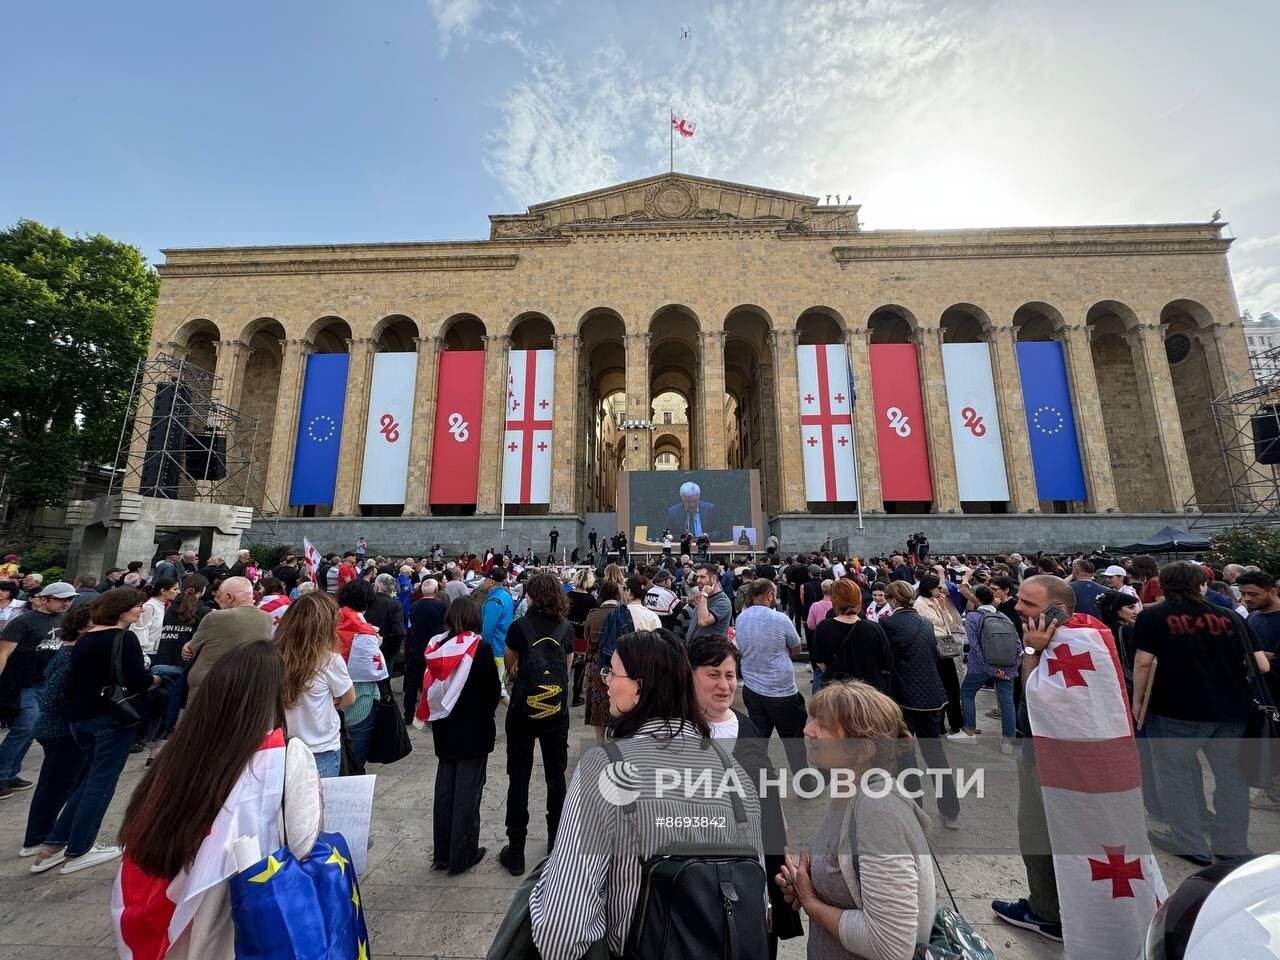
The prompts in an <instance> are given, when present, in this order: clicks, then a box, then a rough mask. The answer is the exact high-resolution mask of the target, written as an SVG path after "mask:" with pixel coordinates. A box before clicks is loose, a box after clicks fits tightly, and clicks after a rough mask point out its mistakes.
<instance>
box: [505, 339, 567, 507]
mask: <svg viewBox="0 0 1280 960" xmlns="http://www.w3.org/2000/svg"><path fill="white" fill-rule="evenodd" d="M555 366H556V353H555V351H554V350H512V351H511V366H510V368H509V373H508V376H507V384H508V386H507V394H508V402H507V429H506V435H505V437H504V441H503V447H502V500H503V502H504V503H550V502H551V434H552V429H553V423H554V421H553V417H552V413H553V410H554V406H553V403H554V385H555Z"/></svg>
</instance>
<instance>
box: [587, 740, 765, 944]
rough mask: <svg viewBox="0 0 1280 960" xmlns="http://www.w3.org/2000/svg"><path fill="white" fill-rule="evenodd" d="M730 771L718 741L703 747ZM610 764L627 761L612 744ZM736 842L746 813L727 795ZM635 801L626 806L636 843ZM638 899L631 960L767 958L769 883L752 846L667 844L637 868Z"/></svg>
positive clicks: (608, 743) (743, 830) (731, 794)
mask: <svg viewBox="0 0 1280 960" xmlns="http://www.w3.org/2000/svg"><path fill="white" fill-rule="evenodd" d="M706 742H707V743H708V744H710V746H711V748H712V749H714V750H715V751H716V753H717V754H718V755H719V757H720V762H721V763H722V764H723V765H724V768H725V769H726V770H728V769H730V768H732V766H733V761H731V760H730V759H729V756H728V754H726V753H725V752H724V747H722V746H720V744H718V743H717V742H716V741H715V740H708V741H706ZM604 749H605V752H606V753H607V754H608V755H609V761H610V763H612V764H620V763H622V761H623V756H622V751H621V750H620V749H618V745H617V743H616V742H615V741H613V740H606V741H605V742H604ZM728 793H729V799H730V800H731V801H732V803H733V819H734V823H735V826H736V831H737V836H739V837H744V836H745V834H746V829H747V811H746V808H745V807H744V806H743V805H742V798H741V797H740V796H738V794H737V793H736V792H735V791H732V790H731V791H728ZM636 807H637V805H636V802H635V801H634V800H633V801H632V802H631V803H628V804H626V805H625V806H624V807H623V808H622V813H623V817H624V818H625V820H626V822H627V824H628V828H629V829H630V830H631V831H632V832H633V834H634V835H635V836H636V837H637V838H638V837H639V832H638V828H637V824H636ZM640 878H641V879H640V896H639V898H638V899H637V905H636V912H635V914H634V916H633V917H632V919H631V929H630V930H629V931H628V932H627V944H626V950H625V952H624V954H623V955H624V957H626V960H670V958H673V957H698V958H705V960H768V957H769V937H768V926H767V920H766V917H765V904H766V902H767V894H766V892H765V891H766V877H765V872H764V867H763V866H762V865H761V863H760V855H759V853H758V852H757V851H756V849H755V847H753V846H751V845H750V844H749V843H745V842H744V843H737V844H733V843H723V844H721V843H715V844H710V843H670V844H667V845H665V846H663V847H661V848H659V849H658V850H657V851H655V852H654V854H653V855H652V856H650V857H647V858H646V859H644V860H643V861H642V862H641V864H640Z"/></svg>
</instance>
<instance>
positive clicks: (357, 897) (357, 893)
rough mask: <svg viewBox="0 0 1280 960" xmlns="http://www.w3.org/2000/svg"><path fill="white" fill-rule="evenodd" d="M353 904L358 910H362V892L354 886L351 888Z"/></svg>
mask: <svg viewBox="0 0 1280 960" xmlns="http://www.w3.org/2000/svg"><path fill="white" fill-rule="evenodd" d="M351 902H352V903H353V904H355V907H356V909H357V910H359V909H360V891H359V890H357V889H356V888H355V887H354V886H352V888H351Z"/></svg>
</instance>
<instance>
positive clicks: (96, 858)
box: [58, 843, 124, 875]
mask: <svg viewBox="0 0 1280 960" xmlns="http://www.w3.org/2000/svg"><path fill="white" fill-rule="evenodd" d="M123 852H124V851H123V850H121V849H120V848H119V847H108V846H104V845H102V844H98V843H95V844H94V845H93V846H92V847H91V848H90V849H89V850H88V851H87V852H85V853H82V854H80V856H78V857H66V858H65V859H66V862H65V863H64V864H63V865H62V869H61V870H59V871H58V873H59V874H64V875H65V874H68V873H75V872H76V871H77V870H88V869H89V868H90V867H96V866H97V865H98V864H100V863H107V862H109V861H111V860H115V859H116V858H117V857H119V856H120V854H122V853H123Z"/></svg>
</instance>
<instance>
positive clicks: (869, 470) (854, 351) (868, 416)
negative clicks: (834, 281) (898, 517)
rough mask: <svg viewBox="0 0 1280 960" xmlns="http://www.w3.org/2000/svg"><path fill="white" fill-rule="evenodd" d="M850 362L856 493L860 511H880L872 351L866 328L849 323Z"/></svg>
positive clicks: (878, 452)
mask: <svg viewBox="0 0 1280 960" xmlns="http://www.w3.org/2000/svg"><path fill="white" fill-rule="evenodd" d="M847 342H848V349H849V365H850V366H851V367H852V369H853V380H854V387H855V389H857V391H858V397H857V400H856V401H855V403H854V407H853V443H854V449H855V450H857V452H858V496H859V497H860V498H861V504H862V512H863V513H883V512H884V496H883V494H882V492H881V490H882V487H881V486H880V450H879V448H878V447H877V446H876V405H875V397H874V396H873V395H872V392H871V351H870V348H869V346H868V344H869V341H868V340H867V328H866V327H850V328H849V335H848V341H847Z"/></svg>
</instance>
